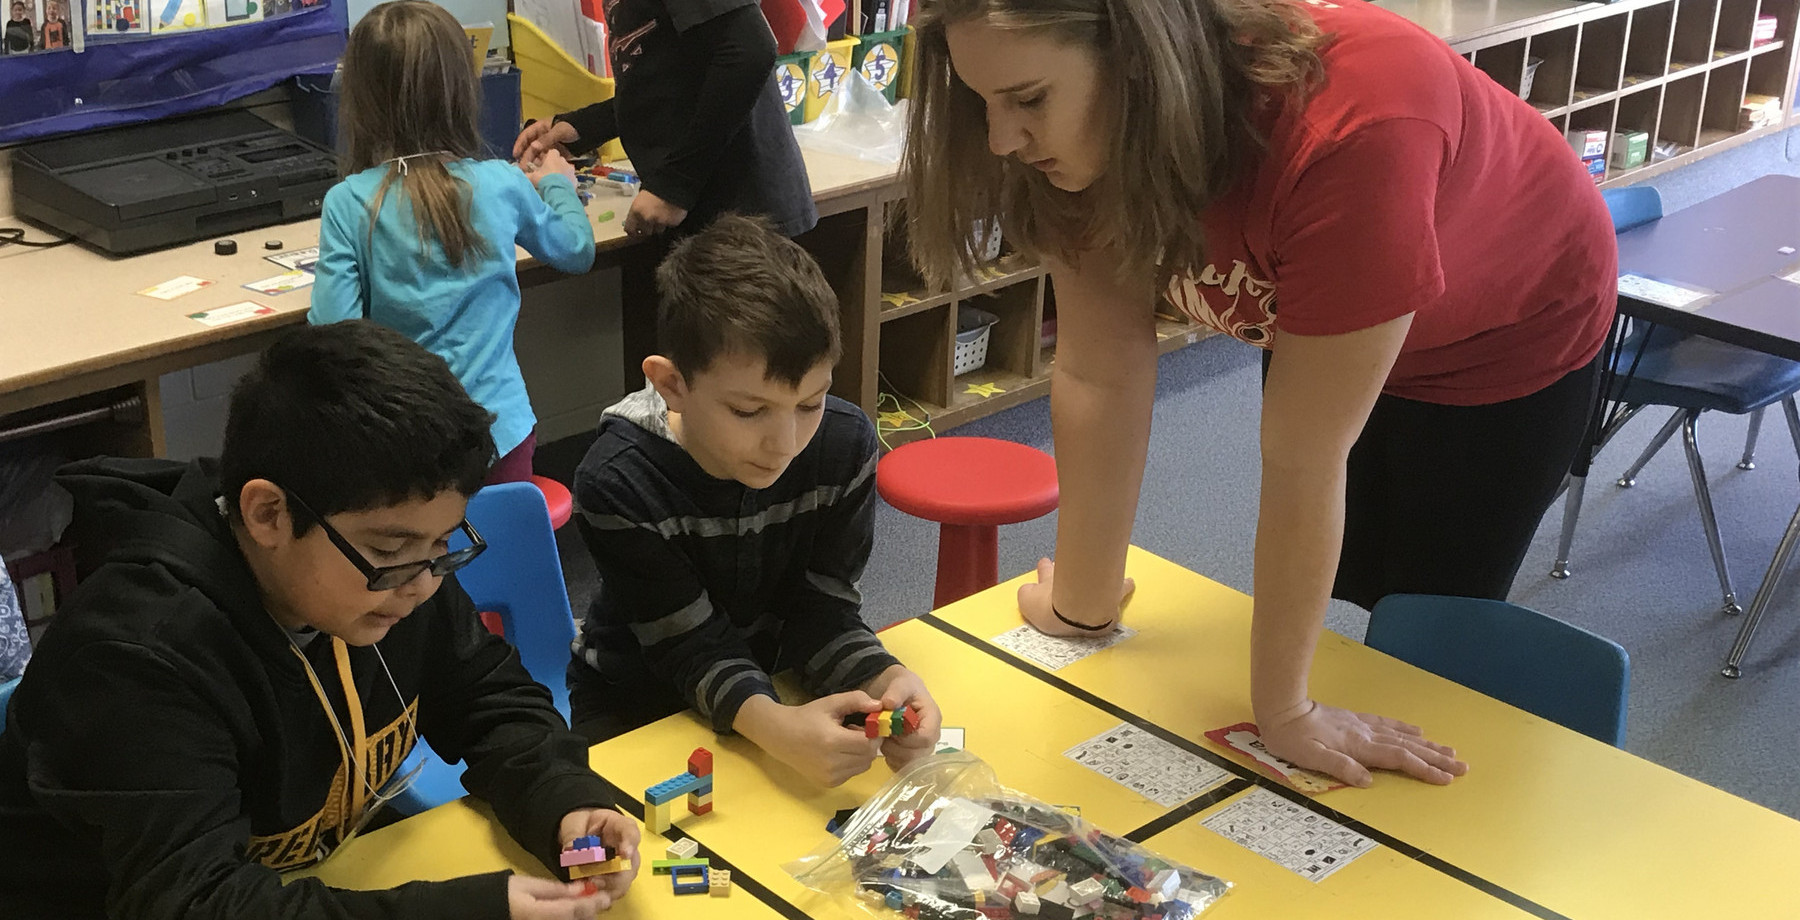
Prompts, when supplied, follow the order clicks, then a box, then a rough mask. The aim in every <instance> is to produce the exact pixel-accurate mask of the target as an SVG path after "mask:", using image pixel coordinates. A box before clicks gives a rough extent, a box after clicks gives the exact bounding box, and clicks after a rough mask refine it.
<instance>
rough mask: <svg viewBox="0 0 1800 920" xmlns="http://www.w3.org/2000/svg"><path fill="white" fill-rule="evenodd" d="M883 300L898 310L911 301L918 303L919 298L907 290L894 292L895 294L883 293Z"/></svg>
mask: <svg viewBox="0 0 1800 920" xmlns="http://www.w3.org/2000/svg"><path fill="white" fill-rule="evenodd" d="M881 302H882V303H884V304H887V305H888V306H890V307H893V308H894V309H896V310H897V309H899V308H901V307H904V306H906V305H907V304H909V303H918V302H919V298H917V297H914V296H913V295H911V294H908V293H906V292H905V291H901V292H899V293H893V294H882V295H881Z"/></svg>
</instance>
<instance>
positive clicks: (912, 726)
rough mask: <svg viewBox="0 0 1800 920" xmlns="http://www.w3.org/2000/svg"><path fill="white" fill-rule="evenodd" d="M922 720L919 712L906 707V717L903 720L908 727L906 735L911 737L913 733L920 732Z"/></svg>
mask: <svg viewBox="0 0 1800 920" xmlns="http://www.w3.org/2000/svg"><path fill="white" fill-rule="evenodd" d="M921 718H922V717H921V716H920V715H919V710H917V709H915V708H913V707H911V706H908V707H906V715H904V716H902V717H901V720H902V721H903V722H904V723H905V725H906V733H907V734H909V735H910V734H912V733H913V732H916V731H918V730H919V720H920V719H921Z"/></svg>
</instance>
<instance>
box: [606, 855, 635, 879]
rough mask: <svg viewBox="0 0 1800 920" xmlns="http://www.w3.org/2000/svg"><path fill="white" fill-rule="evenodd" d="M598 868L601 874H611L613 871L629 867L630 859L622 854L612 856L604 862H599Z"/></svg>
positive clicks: (621, 870)
mask: <svg viewBox="0 0 1800 920" xmlns="http://www.w3.org/2000/svg"><path fill="white" fill-rule="evenodd" d="M598 868H599V870H600V874H601V875H611V874H612V873H614V872H624V871H625V870H626V869H629V868H631V860H629V859H626V858H625V857H623V856H614V857H613V858H611V859H609V860H607V861H606V862H603V863H601V864H600V865H599V867H598Z"/></svg>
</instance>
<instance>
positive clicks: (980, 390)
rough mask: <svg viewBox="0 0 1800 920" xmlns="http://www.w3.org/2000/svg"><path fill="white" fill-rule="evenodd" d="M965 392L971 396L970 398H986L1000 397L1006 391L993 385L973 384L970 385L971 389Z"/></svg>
mask: <svg viewBox="0 0 1800 920" xmlns="http://www.w3.org/2000/svg"><path fill="white" fill-rule="evenodd" d="M963 392H964V393H967V394H969V395H970V396H983V397H986V396H998V395H1000V394H1001V393H1004V392H1006V391H1005V390H1002V389H1000V388H999V387H997V386H994V385H993V384H991V383H971V384H969V388H968V389H966V390H964V391H963Z"/></svg>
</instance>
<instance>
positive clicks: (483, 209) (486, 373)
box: [307, 0, 594, 482]
mask: <svg viewBox="0 0 1800 920" xmlns="http://www.w3.org/2000/svg"><path fill="white" fill-rule="evenodd" d="M479 94H480V85H479V83H478V82H477V81H476V76H475V71H474V68H473V67H472V66H471V61H470V57H469V43H468V41H467V39H466V38H465V37H464V33H463V30H462V27H461V26H460V25H458V24H457V22H456V20H455V19H454V18H452V17H451V16H450V14H449V13H447V12H445V11H444V10H443V9H442V8H441V7H439V6H437V5H435V4H432V3H425V2H420V0H396V2H392V3H383V4H381V5H380V6H377V7H375V8H374V9H373V10H370V11H369V13H368V15H366V16H364V17H363V19H362V21H361V22H359V23H358V24H357V26H356V28H355V30H354V31H352V32H351V34H350V42H349V46H348V47H347V48H346V49H345V51H344V69H343V89H342V96H341V102H340V105H339V119H338V121H339V128H338V130H339V131H340V133H341V135H342V140H343V144H344V148H345V152H344V159H343V162H344V168H345V170H346V172H347V173H348V177H347V178H346V179H345V180H344V181H343V182H340V183H338V185H336V186H335V187H333V188H332V189H331V191H330V192H328V193H327V194H326V195H325V205H324V214H323V217H322V221H321V225H320V228H319V262H318V265H317V266H316V267H315V272H316V274H317V280H316V281H315V283H314V285H313V300H312V309H311V311H310V312H309V313H308V314H307V319H308V320H310V321H311V322H313V323H315V324H321V323H332V322H338V321H340V320H346V319H354V318H358V317H367V318H369V319H372V320H374V321H376V322H378V323H381V324H383V325H385V326H390V327H392V328H394V329H397V330H399V331H400V332H403V333H405V334H406V335H408V336H411V337H412V338H413V339H415V340H416V341H418V342H419V344H421V345H424V346H425V347H426V348H428V349H430V350H431V351H432V352H434V353H436V354H437V355H439V356H441V357H442V358H443V359H444V360H445V361H447V362H449V364H450V369H451V370H452V371H454V372H455V373H456V376H457V378H458V379H459V380H461V381H462V384H463V387H464V388H465V389H467V390H468V391H469V395H470V396H472V397H474V398H475V401H476V402H479V403H480V404H481V405H482V406H483V407H485V408H486V409H487V410H488V411H489V412H492V413H493V414H494V425H493V434H494V444H495V446H496V447H497V448H499V451H500V461H499V462H498V463H496V464H495V465H494V469H493V471H492V473H491V474H490V476H489V481H490V482H506V481H512V480H522V479H527V478H529V477H530V475H531V455H532V451H533V449H534V447H535V446H536V437H535V436H534V434H533V428H534V427H535V426H536V424H537V418H536V416H534V415H533V414H532V411H531V400H530V397H529V396H528V395H527V394H526V392H525V378H524V376H523V375H521V374H520V372H519V362H518V359H517V358H515V357H514V355H513V326H514V324H515V323H517V321H518V318H519V277H518V272H517V269H516V266H515V262H516V254H515V252H514V248H513V247H514V245H515V244H516V245H518V246H521V247H524V249H525V251H527V252H529V253H531V254H532V255H533V256H536V257H537V258H538V259H539V260H540V261H543V262H546V263H548V264H550V265H552V266H555V267H556V268H557V269H560V270H561V271H564V272H569V273H571V274H578V273H581V272H585V271H587V270H588V268H590V267H591V266H592V265H593V262H594V228H593V225H592V224H590V223H589V222H588V217H587V213H586V212H585V211H584V210H583V209H582V206H581V199H580V196H578V195H577V194H576V191H575V171H574V169H573V168H572V167H570V166H569V164H568V162H567V161H566V160H564V159H563V158H562V157H560V156H547V157H545V158H544V160H543V161H542V162H540V163H539V164H538V166H537V168H536V170H534V171H533V172H532V173H530V174H529V175H527V174H526V173H524V172H521V171H520V170H519V168H518V167H516V166H513V165H512V164H510V163H507V162H505V161H504V160H476V159H474V158H473V155H474V154H475V152H476V151H477V149H478V148H479V140H478V134H477V131H476V127H475V124H476V116H477V114H478V112H479V110H480V101H479ZM419 409H420V411H427V412H428V411H430V410H431V407H430V406H420V407H419Z"/></svg>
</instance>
